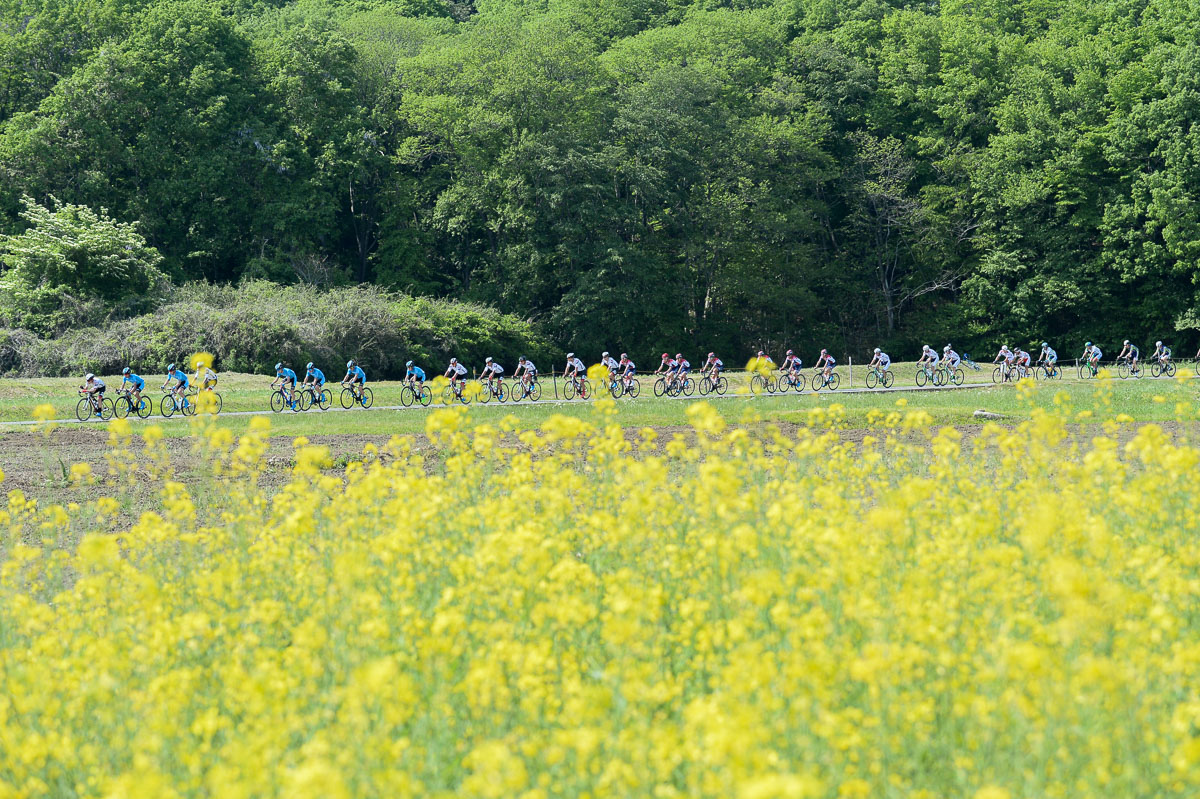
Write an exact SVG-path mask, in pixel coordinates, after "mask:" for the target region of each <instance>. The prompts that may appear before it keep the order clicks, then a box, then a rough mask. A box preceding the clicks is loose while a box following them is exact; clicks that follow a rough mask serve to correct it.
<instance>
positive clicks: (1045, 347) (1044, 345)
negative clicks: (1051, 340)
mask: <svg viewBox="0 0 1200 799" xmlns="http://www.w3.org/2000/svg"><path fill="white" fill-rule="evenodd" d="M1049 347H1050V345H1049V344H1047V343H1046V342H1044V341H1043V342H1042V349H1048V348H1049Z"/></svg>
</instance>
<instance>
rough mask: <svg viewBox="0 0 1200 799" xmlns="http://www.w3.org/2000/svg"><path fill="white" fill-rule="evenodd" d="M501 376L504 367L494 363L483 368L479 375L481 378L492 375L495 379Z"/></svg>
mask: <svg viewBox="0 0 1200 799" xmlns="http://www.w3.org/2000/svg"><path fill="white" fill-rule="evenodd" d="M502 374H504V367H503V366H501V365H500V364H498V363H496V362H495V361H492V362H491V363H489V364H488V365H487V366H485V367H483V375H481V376H482V377H489V376H493V375H494V376H496V377H499V376H500V375H502Z"/></svg>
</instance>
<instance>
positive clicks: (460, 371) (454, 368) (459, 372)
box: [446, 363, 467, 377]
mask: <svg viewBox="0 0 1200 799" xmlns="http://www.w3.org/2000/svg"><path fill="white" fill-rule="evenodd" d="M446 371H447V372H453V373H454V374H455V376H457V377H462V376H463V375H465V374H466V373H467V367H465V366H463V365H462V364H461V363H456V364H451V365H450V366H448V367H446Z"/></svg>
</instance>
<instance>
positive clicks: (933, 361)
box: [917, 344, 939, 377]
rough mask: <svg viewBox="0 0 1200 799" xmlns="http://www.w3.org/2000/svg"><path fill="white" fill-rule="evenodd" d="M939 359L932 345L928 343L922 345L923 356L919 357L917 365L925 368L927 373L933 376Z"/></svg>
mask: <svg viewBox="0 0 1200 799" xmlns="http://www.w3.org/2000/svg"><path fill="white" fill-rule="evenodd" d="M938 361H939V358H938V354H937V353H936V352H934V351H933V348H932V347H930V346H929V345H928V344H925V345H924V346H922V347H921V357H920V358H918V359H917V366H918V367H921V368H924V369H925V373H926V374H927V375H929V376H930V377H933V370H934V369H936V368H937V365H938Z"/></svg>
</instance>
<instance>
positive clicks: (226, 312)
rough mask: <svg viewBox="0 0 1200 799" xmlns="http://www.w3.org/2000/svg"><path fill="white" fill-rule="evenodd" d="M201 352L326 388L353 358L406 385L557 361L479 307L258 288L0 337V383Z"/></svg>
mask: <svg viewBox="0 0 1200 799" xmlns="http://www.w3.org/2000/svg"><path fill="white" fill-rule="evenodd" d="M201 350H204V351H209V352H212V353H214V354H215V355H216V358H217V360H216V368H217V369H221V370H227V371H238V372H259V373H271V372H272V370H273V368H274V365H275V363H276V361H279V360H284V361H287V362H288V363H289V364H291V365H292V366H294V367H297V368H299V367H303V365H304V364H305V363H307V362H308V361H313V362H315V363H317V364H318V365H319V366H320V368H322V369H324V370H325V373H326V376H327V377H329V378H332V379H336V378H339V377H341V376H342V374H343V372H342V370H341V368H342V367H343V366H345V363H346V361H347V360H348V359H350V358H356V359H358V360H359V361H361V362H362V365H363V367H364V368H365V369H367V371H368V374H369V375H370V377H371V378H372V379H378V378H382V377H391V378H396V377H400V376H401V375H403V373H404V363H405V361H406V360H407V359H409V358H412V359H415V360H417V361H418V362H419V363H421V364H423V365H424V366H425V368H426V369H431V368H432V367H443V366H444V365H445V363H446V362H447V361H448V360H449V359H450V357H451V356H457V357H459V358H462V359H463V360H464V361H465V362H466V363H470V364H478V363H482V362H483V359H484V358H485V357H487V356H489V355H490V356H493V357H495V358H498V359H502V362H505V363H516V360H517V358H518V356H520V355H524V354H527V355H528V356H529V357H531V358H535V359H538V358H546V357H549V356H551V355H557V354H558V352H557V350H555V349H554V348H552V347H551V346H550V345H549V343H548V342H546V341H545V340H544V339H543V338H542V337H541V336H540V335H539V334H538V333H537V332H536V331H535V330H534V329H533V326H532V325H530V324H529V323H528V322H526V321H523V320H521V319H518V318H516V317H514V316H511V315H509V314H502V313H499V312H498V311H496V310H494V309H492V308H488V307H486V306H480V305H472V304H468V303H461V302H451V301H448V300H436V299H429V298H422V297H411V296H408V295H402V294H395V293H391V292H386V291H383V290H380V289H377V288H374V287H370V286H363V287H343V288H335V289H330V290H326V291H320V290H317V289H315V288H313V287H311V286H286V287H281V286H278V285H276V284H274V283H270V282H268V281H265V280H255V281H247V282H244V283H242V284H241V285H239V286H237V287H232V286H218V285H212V284H206V283H192V284H189V285H187V286H184V287H181V288H179V289H176V290H174V291H173V292H171V294H170V295H169V296H168V298H167V299H166V300H165V301H164V302H163V303H162V304H161V305H159V307H157V308H155V309H154V310H153V311H152V312H149V313H145V314H141V315H138V316H134V317H131V318H128V319H121V320H115V321H110V322H108V323H107V324H103V325H99V326H96V327H81V328H77V329H73V330H69V331H66V332H64V333H62V334H61V335H58V336H53V337H39V336H36V335H32V334H30V333H29V332H27V331H24V330H20V329H7V330H6V329H0V374H17V375H26V376H35V375H80V374H83V373H84V372H97V373H100V374H118V373H119V372H120V371H121V369H122V368H123V367H125V366H132V367H133V368H134V369H135V370H137V371H144V372H146V373H147V374H155V373H161V372H164V371H165V370H166V368H167V364H168V363H170V362H172V361H179V360H180V359H181V358H184V357H186V356H188V355H190V354H191V353H193V352H197V351H201ZM437 371H440V368H438V369H437Z"/></svg>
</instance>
